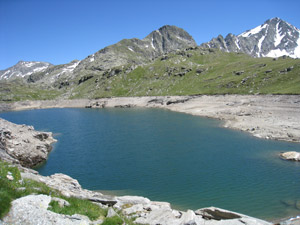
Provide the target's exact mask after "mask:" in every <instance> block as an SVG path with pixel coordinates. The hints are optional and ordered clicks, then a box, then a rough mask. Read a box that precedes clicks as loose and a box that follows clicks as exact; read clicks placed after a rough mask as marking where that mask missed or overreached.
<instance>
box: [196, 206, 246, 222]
mask: <svg viewBox="0 0 300 225" xmlns="http://www.w3.org/2000/svg"><path fill="white" fill-rule="evenodd" d="M195 213H196V214H197V215H200V216H202V218H204V219H207V220H230V219H239V218H241V216H240V215H238V214H235V213H232V212H229V211H226V210H221V209H217V208H213V207H211V208H204V209H198V210H196V211H195Z"/></svg>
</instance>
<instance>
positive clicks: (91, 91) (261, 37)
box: [0, 18, 300, 101]
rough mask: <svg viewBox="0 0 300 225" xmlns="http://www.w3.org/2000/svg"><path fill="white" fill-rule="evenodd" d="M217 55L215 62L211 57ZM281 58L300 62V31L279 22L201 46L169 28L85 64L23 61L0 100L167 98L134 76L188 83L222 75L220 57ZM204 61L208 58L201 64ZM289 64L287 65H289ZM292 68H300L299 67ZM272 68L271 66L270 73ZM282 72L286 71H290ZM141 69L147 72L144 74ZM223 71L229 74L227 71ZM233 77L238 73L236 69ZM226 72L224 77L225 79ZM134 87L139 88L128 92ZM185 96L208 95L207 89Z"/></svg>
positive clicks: (1, 80)
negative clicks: (204, 76)
mask: <svg viewBox="0 0 300 225" xmlns="http://www.w3.org/2000/svg"><path fill="white" fill-rule="evenodd" d="M213 55H214V57H215V58H211V56H213ZM246 55H248V56H246ZM281 56H283V57H287V56H288V57H289V58H300V30H299V29H298V28H296V27H294V26H293V25H291V24H289V23H287V22H285V21H283V20H281V19H279V18H273V19H270V20H267V21H266V22H265V23H264V24H262V25H260V26H258V27H256V28H254V29H251V30H248V31H245V32H243V33H242V34H240V35H237V36H236V35H233V34H228V35H227V36H226V37H225V38H223V36H221V35H219V36H218V37H217V38H213V39H212V40H211V41H209V42H207V43H203V44H201V45H199V46H198V45H197V43H196V42H195V40H194V39H193V37H192V36H191V35H190V34H188V33H187V32H186V31H184V30H183V29H181V28H178V27H176V26H169V25H166V26H163V27H161V28H159V29H158V30H155V31H153V32H151V33H150V34H149V35H148V36H146V37H145V38H144V39H137V38H133V39H123V40H121V41H120V42H118V43H116V44H114V45H111V46H108V47H105V48H103V49H101V50H99V51H98V52H96V53H94V54H92V55H89V56H87V57H86V58H85V59H83V60H81V61H79V60H73V61H71V62H70V63H67V64H62V65H52V64H50V63H47V62H24V61H20V62H18V63H17V64H16V65H14V66H12V67H10V68H8V69H6V70H2V71H0V98H1V100H7V101H9V100H20V99H49V98H57V97H62V98H76V97H92V98H95V97H103V96H115V95H117V96H124V95H126V96H127V95H148V94H150V95H158V94H162V93H161V92H163V90H160V91H158V90H157V91H153V90H154V88H152V87H147V88H146V89H147V90H146V89H145V90H144V89H143V91H142V92H141V93H140V92H136V91H134V90H132V89H134V86H135V85H136V84H131V83H132V80H133V79H132V78H130V76H131V75H137V74H138V75H137V76H138V77H139V79H142V78H141V77H142V76H145V74H148V77H147V78H143V79H142V80H144V81H143V83H141V84H140V86H143V85H144V84H145V83H146V81H145V80H148V79H150V80H151V82H152V81H153V82H154V81H157V80H160V82H161V83H162V82H166V84H165V85H167V84H169V85H170V84H175V83H177V82H179V80H180V79H182V78H185V79H186V78H187V77H188V76H186V74H193V76H198V75H199V74H207V75H208V76H212V75H213V74H214V72H216V71H214V69H215V68H216V66H213V63H215V64H216V63H220V62H215V60H216V59H217V58H219V57H221V58H220V59H219V60H221V61H228V60H229V61H228V63H230V64H235V63H236V62H235V60H237V61H243V60H246V61H247V62H250V61H251V62H253V63H254V62H258V64H261V65H264V64H266V63H263V62H265V60H264V59H263V58H264V57H273V58H278V57H281ZM236 57H237V58H236ZM200 58H201V59H202V58H203V60H202V61H201V60H200ZM231 60H233V61H231ZM246 61H245V63H246ZM288 61H289V60H288ZM202 62H203V63H202ZM204 62H205V64H204ZM259 62H261V63H259ZM286 62H287V61H285V63H286ZM289 62H293V61H289ZM161 64H164V65H163V68H160V66H162V65H161ZM273 64H274V62H272V63H271V64H269V65H272V69H273V66H276V65H275V64H274V65H273ZM151 65H152V66H151ZM222 65H223V64H222ZM286 65H289V63H286ZM156 66H158V67H156ZM224 66H228V64H224V65H223V67H224ZM283 66H285V65H284V64H283ZM292 67H293V68H298V67H297V66H294V65H292ZM145 68H148V71H144V69H145ZM257 68H261V67H257ZM257 68H256V67H253V68H252V70H251V73H253V74H257V72H258V71H259V70H257ZM233 69H234V70H235V71H240V72H241V74H243V75H242V76H240V77H239V79H244V78H246V77H244V76H245V75H246V72H245V70H247V69H244V68H242V67H241V66H239V65H236V66H235V67H234V68H233ZM272 69H271V68H270V70H272ZM279 69H281V70H282V71H284V70H287V69H288V67H286V68H279ZM141 71H144V72H143V74H141ZM200 71H202V72H200ZM293 71H295V69H293ZM219 72H220V73H222V74H224V72H223V70H222V68H220V71H219ZM279 72H280V71H279ZM228 73H229V72H228ZM230 73H231V74H232V73H235V72H234V71H230ZM249 73H250V71H249ZM166 74H167V75H166ZM222 74H219V75H218V76H219V77H220V76H221V77H222V76H223V75H222ZM253 74H251V75H253ZM165 76H168V79H165V78H164V77H165ZM171 78H172V79H171ZM153 79H154V80H153ZM167 80H168V81H167ZM171 80H172V82H171ZM190 81H191V80H190ZM115 82H120V84H115ZM153 82H152V83H153ZM170 82H171V83H170ZM83 83H84V84H83ZM86 84H89V85H88V86H87V85H86ZM129 84H131V85H133V86H131V87H128V89H127V86H128V85H129ZM114 86H115V87H114ZM121 86H123V89H124V88H125V86H126V88H125V89H126V91H125V90H120V89H122V88H121ZM162 86H164V85H162ZM175 86H176V85H175ZM175 86H174V88H175ZM208 86H209V85H208ZM230 86H231V85H229V87H230ZM161 88H162V87H161ZM177 88H178V87H177ZM179 89H180V88H179ZM205 90H206V89H205ZM226 91H228V90H227V89H226V90H224V91H223V92H224V93H227V92H226ZM248 91H249V92H250V91H251V90H250V89H249V90H248ZM253 91H254V90H252V92H253ZM183 92H185V91H183ZM208 92H210V91H208ZM223 92H222V93H223ZM287 92H288V91H287ZM43 93H44V95H43ZM185 93H186V94H192V93H195V94H197V93H206V92H203V89H201V90H199V91H196V90H195V91H192V92H185ZM246 93H248V92H246ZM250 93H251V92H250ZM293 93H294V92H293ZM165 94H182V91H181V92H180V91H179V92H178V93H177V90H175V89H173V92H166V93H165Z"/></svg>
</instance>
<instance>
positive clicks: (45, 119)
mask: <svg viewBox="0 0 300 225" xmlns="http://www.w3.org/2000/svg"><path fill="white" fill-rule="evenodd" d="M0 117H2V118H4V119H7V120H9V121H11V122H14V123H18V124H28V125H33V126H34V127H35V129H37V130H44V131H51V132H53V133H54V134H55V138H56V139H57V140H58V142H57V143H56V144H55V145H54V149H53V151H52V152H51V153H50V155H49V159H48V161H47V162H46V163H45V164H44V165H42V166H41V167H40V168H38V171H39V172H40V173H41V174H42V175H51V174H53V173H65V174H68V175H70V176H71V177H74V178H76V179H78V181H79V182H80V184H81V185H82V186H83V188H87V189H91V190H107V191H110V192H111V193H115V194H119V195H125V194H129V195H141V196H145V197H149V198H150V199H151V200H156V201H168V202H170V203H171V204H172V205H173V207H174V208H178V209H198V208H202V207H209V206H216V207H221V208H225V209H228V210H233V211H237V212H240V213H243V214H247V215H250V216H255V217H259V218H262V219H269V220H270V219H272V220H273V219H276V218H283V217H287V216H295V215H298V214H300V210H299V209H297V208H296V204H295V201H296V200H299V205H300V163H296V162H289V161H284V160H281V159H280V158H279V157H278V154H279V153H280V152H282V151H293V150H294V151H300V144H296V143H288V142H279V141H270V140H262V139H258V138H254V137H252V136H250V135H249V134H247V133H244V132H240V131H236V130H231V129H225V128H222V127H221V126H220V122H219V121H217V120H212V119H206V118H201V117H196V116H192V115H188V114H182V113H176V112H171V111H167V110H161V109H43V110H28V111H18V112H7V113H0ZM299 207H300V206H299Z"/></svg>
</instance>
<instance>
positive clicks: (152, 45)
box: [151, 38, 155, 49]
mask: <svg viewBox="0 0 300 225" xmlns="http://www.w3.org/2000/svg"><path fill="white" fill-rule="evenodd" d="M151 47H152V48H153V49H155V47H154V44H153V38H152V40H151Z"/></svg>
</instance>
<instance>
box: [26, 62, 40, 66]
mask: <svg viewBox="0 0 300 225" xmlns="http://www.w3.org/2000/svg"><path fill="white" fill-rule="evenodd" d="M36 64H37V63H36V62H23V65H24V66H26V67H32V66H34V65H36Z"/></svg>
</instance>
